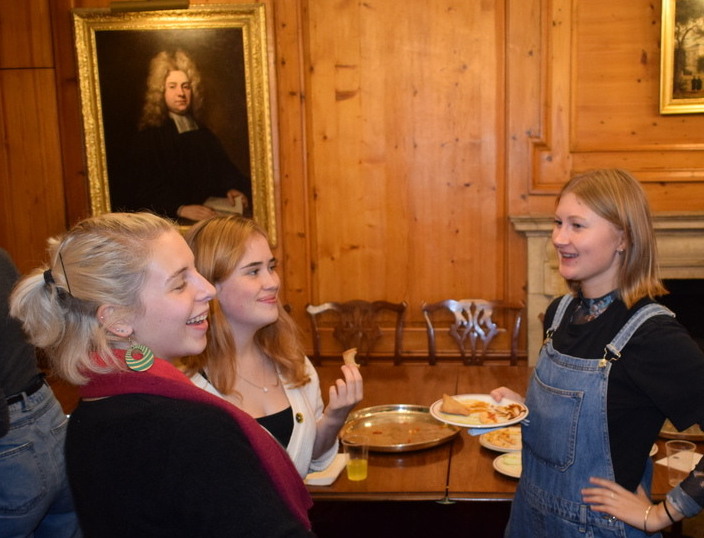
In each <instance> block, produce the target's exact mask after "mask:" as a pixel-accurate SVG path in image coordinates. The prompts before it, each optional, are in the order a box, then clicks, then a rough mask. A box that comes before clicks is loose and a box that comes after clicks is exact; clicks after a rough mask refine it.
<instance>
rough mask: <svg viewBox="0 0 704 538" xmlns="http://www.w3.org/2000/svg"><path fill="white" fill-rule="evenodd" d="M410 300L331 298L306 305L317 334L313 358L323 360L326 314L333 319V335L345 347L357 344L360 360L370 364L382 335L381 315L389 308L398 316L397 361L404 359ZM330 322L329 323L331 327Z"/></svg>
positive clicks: (395, 351)
mask: <svg viewBox="0 0 704 538" xmlns="http://www.w3.org/2000/svg"><path fill="white" fill-rule="evenodd" d="M407 307H408V305H407V303H406V302H405V301H404V302H401V303H391V302H388V301H362V300H353V301H346V302H329V303H323V304H320V305H311V304H308V305H306V312H308V316H309V317H310V323H311V329H312V334H313V362H314V363H315V364H320V357H321V352H320V335H321V326H322V322H321V321H320V320H321V318H322V317H323V316H326V315H327V316H326V317H327V319H328V320H330V319H332V320H333V325H332V326H333V331H332V335H333V337H334V338H335V340H337V341H338V342H339V343H340V344H341V345H342V350H341V351H344V350H345V349H349V348H352V347H356V348H357V362H358V363H359V364H366V363H367V362H368V361H369V357H370V356H371V354H372V352H373V351H374V348H375V346H376V344H377V342H378V340H379V339H380V338H381V336H382V332H381V326H380V324H379V318H380V315H381V313H382V312H384V311H388V312H391V313H392V314H393V317H394V319H395V336H394V364H400V362H401V347H402V340H403V322H404V316H405V314H406V308H407ZM329 326H330V324H329V323H328V327H329Z"/></svg>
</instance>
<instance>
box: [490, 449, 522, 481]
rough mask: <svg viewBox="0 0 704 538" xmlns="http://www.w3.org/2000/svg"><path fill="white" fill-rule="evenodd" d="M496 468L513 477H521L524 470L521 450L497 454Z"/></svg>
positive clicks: (495, 459)
mask: <svg viewBox="0 0 704 538" xmlns="http://www.w3.org/2000/svg"><path fill="white" fill-rule="evenodd" d="M494 469H495V470H496V471H498V472H500V473H501V474H503V475H506V476H510V477H511V478H520V477H521V471H522V470H523V464H522V463H521V452H520V451H518V452H506V454H501V455H500V456H497V457H496V458H494Z"/></svg>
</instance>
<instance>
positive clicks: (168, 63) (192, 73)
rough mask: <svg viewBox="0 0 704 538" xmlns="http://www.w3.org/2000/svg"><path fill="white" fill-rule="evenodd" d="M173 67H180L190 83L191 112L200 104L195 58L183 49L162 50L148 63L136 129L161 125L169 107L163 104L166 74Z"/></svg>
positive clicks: (196, 113) (200, 106)
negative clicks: (144, 90) (137, 127)
mask: <svg viewBox="0 0 704 538" xmlns="http://www.w3.org/2000/svg"><path fill="white" fill-rule="evenodd" d="M172 71H183V72H184V73H185V74H186V77H187V78H188V82H190V84H191V92H192V100H191V111H190V112H191V114H192V115H193V117H194V118H196V119H197V118H198V115H199V113H200V111H201V109H202V107H203V92H202V89H201V76H200V72H199V71H198V68H197V67H196V64H195V62H194V61H193V60H192V59H191V57H190V56H189V55H188V54H186V53H185V52H184V51H182V50H180V49H178V50H176V51H173V52H168V51H161V52H160V53H158V54H157V55H156V56H154V58H152V60H151V62H150V64H149V75H148V76H147V90H146V93H145V95H144V107H143V108H142V116H141V118H140V120H139V129H140V130H141V129H145V128H147V127H160V126H161V125H163V124H164V121H166V118H167V117H168V115H169V110H168V108H166V99H165V98H164V92H165V91H166V77H167V76H168V75H169V73H171V72H172Z"/></svg>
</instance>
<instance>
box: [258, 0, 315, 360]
mask: <svg viewBox="0 0 704 538" xmlns="http://www.w3.org/2000/svg"><path fill="white" fill-rule="evenodd" d="M301 4H302V3H301V2H274V3H272V5H271V8H270V9H269V10H268V11H267V14H268V16H270V17H271V19H272V26H273V28H274V35H273V38H272V41H271V42H270V46H271V47H272V48H273V49H274V51H273V57H274V68H275V71H274V77H273V78H274V81H275V82H274V84H275V86H276V95H277V102H278V107H277V108H278V110H277V116H278V121H277V124H276V125H275V126H274V129H277V130H278V140H279V143H278V148H279V152H278V162H279V167H278V181H279V196H280V218H279V219H278V221H279V222H280V223H281V224H280V226H281V230H280V234H279V237H281V238H282V239H281V242H280V245H279V246H278V247H277V253H276V255H277V256H279V257H280V258H281V261H282V264H281V269H280V274H281V276H282V284H283V285H282V290H281V293H280V295H281V300H282V301H284V302H285V303H287V304H289V305H290V306H291V308H292V312H291V314H292V316H293V317H294V319H295V320H296V322H297V323H298V325H299V327H300V328H301V330H302V331H303V332H304V333H305V334H306V335H309V330H308V319H307V314H306V313H305V305H306V303H308V302H310V301H311V296H310V290H311V269H310V245H309V238H310V233H309V220H310V212H309V204H308V199H309V196H310V193H309V187H308V177H307V169H306V129H305V101H306V99H305V98H306V96H305V88H304V85H303V71H304V69H305V67H304V64H303V32H304V24H303V13H302V12H303V9H304V6H303V5H301ZM306 344H307V345H308V346H309V348H310V349H312V344H311V343H310V338H307V339H306Z"/></svg>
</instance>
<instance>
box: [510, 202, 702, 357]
mask: <svg viewBox="0 0 704 538" xmlns="http://www.w3.org/2000/svg"><path fill="white" fill-rule="evenodd" d="M510 219H511V222H512V223H513V226H514V228H515V229H516V231H518V232H520V233H521V234H523V235H525V236H526V239H527V242H528V256H527V259H528V267H527V270H528V275H527V276H528V280H527V294H526V319H527V324H526V326H527V330H528V362H529V364H534V363H535V361H536V360H537V358H538V352H539V351H540V345H541V343H542V338H543V337H542V332H543V329H542V323H541V321H540V318H539V316H540V314H542V313H543V312H545V309H546V308H547V306H548V304H550V301H551V300H552V299H553V298H554V297H556V296H558V295H561V294H563V293H565V292H566V291H567V287H566V286H565V283H564V280H563V279H562V277H561V276H560V274H559V272H558V270H557V256H556V255H555V249H554V248H553V246H552V243H551V241H550V236H551V233H552V227H553V216H552V215H517V216H512V217H510ZM653 221H654V226H655V235H656V240H657V244H658V260H659V262H660V276H661V277H662V278H668V279H670V278H672V279H677V278H704V211H702V212H699V211H678V212H663V213H655V214H654V215H653Z"/></svg>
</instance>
